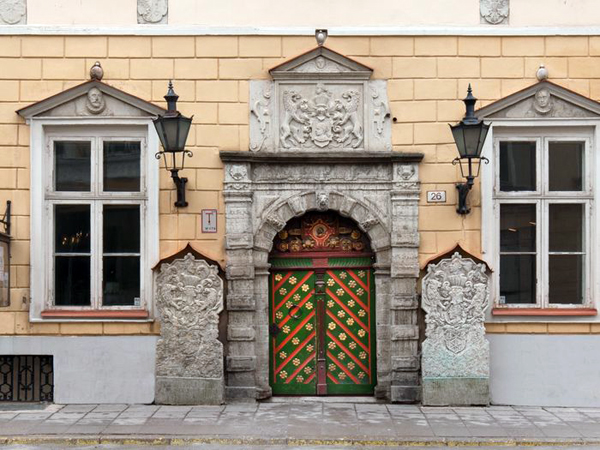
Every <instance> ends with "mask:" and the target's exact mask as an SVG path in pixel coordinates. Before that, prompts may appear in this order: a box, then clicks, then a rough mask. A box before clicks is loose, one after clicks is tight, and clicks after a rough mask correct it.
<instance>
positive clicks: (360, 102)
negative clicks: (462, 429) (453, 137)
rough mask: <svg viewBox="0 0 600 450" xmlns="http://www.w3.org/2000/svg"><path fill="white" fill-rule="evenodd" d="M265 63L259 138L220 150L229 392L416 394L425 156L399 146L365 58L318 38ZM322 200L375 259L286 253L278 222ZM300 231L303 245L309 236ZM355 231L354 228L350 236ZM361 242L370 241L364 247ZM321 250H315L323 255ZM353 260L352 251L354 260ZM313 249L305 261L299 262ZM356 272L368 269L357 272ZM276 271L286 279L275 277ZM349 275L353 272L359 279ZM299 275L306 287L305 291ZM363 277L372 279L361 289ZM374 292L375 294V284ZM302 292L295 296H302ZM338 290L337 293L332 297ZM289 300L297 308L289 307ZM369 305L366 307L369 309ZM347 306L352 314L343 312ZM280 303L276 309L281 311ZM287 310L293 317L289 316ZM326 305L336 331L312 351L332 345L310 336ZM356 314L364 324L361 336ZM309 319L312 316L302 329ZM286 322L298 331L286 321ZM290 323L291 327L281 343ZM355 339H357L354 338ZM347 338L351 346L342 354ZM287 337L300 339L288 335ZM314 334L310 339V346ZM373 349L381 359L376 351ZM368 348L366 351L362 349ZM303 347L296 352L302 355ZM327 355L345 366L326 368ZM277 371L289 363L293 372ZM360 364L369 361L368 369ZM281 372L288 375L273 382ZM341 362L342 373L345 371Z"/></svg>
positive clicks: (257, 102)
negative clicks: (292, 54)
mask: <svg viewBox="0 0 600 450" xmlns="http://www.w3.org/2000/svg"><path fill="white" fill-rule="evenodd" d="M270 74H271V76H272V78H273V80H272V81H263V80H256V81H252V82H251V83H250V111H249V115H250V151H239V152H229V151H227V152H226V151H222V152H221V159H222V161H223V163H224V166H225V183H224V199H225V218H226V254H227V270H226V274H227V282H228V285H227V301H226V308H227V315H228V328H227V340H228V342H227V346H226V347H227V350H226V352H227V353H226V373H227V376H226V378H227V387H226V395H227V397H228V398H230V399H232V398H243V399H260V398H267V397H269V396H271V395H273V393H278V392H279V393H284V392H286V390H287V389H291V387H290V386H294V389H297V390H298V392H300V391H302V392H304V391H303V389H305V387H302V386H307V385H306V384H302V383H307V380H310V381H308V385H310V384H311V383H315V384H314V386H313V385H310V386H311V387H310V388H306V389H307V391H310V392H311V393H316V392H317V390H318V392H319V393H321V394H324V393H325V389H326V392H327V393H328V394H331V393H336V392H337V393H357V392H360V391H361V390H363V391H362V392H364V393H370V392H373V391H374V394H375V395H376V396H377V397H379V398H385V399H388V400H390V401H394V402H414V401H417V400H418V399H419V397H420V388H419V354H418V337H419V333H418V326H417V307H418V302H417V297H416V281H417V278H418V275H419V264H418V245H419V238H418V231H417V226H418V202H419V181H418V163H419V161H420V160H421V159H422V157H423V155H421V154H416V153H410V154H408V153H400V152H394V151H393V149H392V145H391V120H390V117H389V109H388V104H387V92H386V82H385V81H384V80H371V79H370V77H371V74H372V70H371V69H370V68H368V67H366V66H364V65H362V64H360V63H358V62H356V61H353V60H351V59H349V58H346V57H345V56H342V55H340V54H338V53H336V52H333V51H331V50H329V49H327V48H325V47H317V48H315V49H314V50H311V51H309V52H307V53H305V54H303V55H301V56H299V57H297V58H294V59H292V60H290V61H288V62H286V63H284V64H282V65H280V66H278V67H276V68H274V69H272V70H271V71H270ZM314 211H316V212H318V213H319V214H323V213H325V212H326V211H332V212H335V213H336V214H330V215H328V216H327V217H339V216H341V217H342V218H348V219H351V220H350V223H352V224H354V225H353V227H354V228H353V229H354V230H356V232H358V233H360V234H361V239H362V238H364V239H365V241H364V242H365V243H368V244H370V250H371V253H370V254H368V255H363V257H366V258H367V259H366V260H362V261H360V258H359V257H356V258H355V257H352V258H349V257H348V255H347V254H344V255H343V257H344V258H346V259H343V260H335V255H334V256H331V255H330V256H329V257H327V258H324V257H321V258H319V257H311V258H298V257H297V256H296V255H295V256H293V257H287V258H286V257H283V256H282V254H281V253H286V252H287V253H292V252H290V251H289V250H290V249H291V248H292V246H297V245H298V242H297V241H296V240H294V239H293V237H292V239H291V240H290V236H287V237H282V236H285V233H283V234H279V233H280V232H282V231H287V232H288V234H289V233H290V232H291V230H288V229H286V228H285V227H286V224H288V223H290V221H294V220H296V221H297V220H300V219H297V218H300V217H303V216H304V215H305V214H306V213H308V212H314ZM306 217H311V216H306ZM323 217H325V216H323ZM340 220H346V219H341V218H340ZM340 223H341V222H340ZM339 238H340V242H339V243H338V244H339V245H346V246H347V243H345V244H344V239H345V238H343V236H339ZM286 239H287V241H286ZM313 240H314V239H313ZM304 241H305V239H303V240H302V242H301V245H305V244H307V245H311V244H310V243H306V242H304ZM354 242H355V241H353V240H352V239H350V245H351V247H352V248H354V247H353V246H354ZM360 242H362V241H356V244H357V245H358V244H359V243H360ZM283 244H286V245H287V246H288V250H286V251H285V252H283V251H282V248H283V247H280V246H281V245H283ZM330 244H331V243H330ZM316 245H317V244H316V240H315V246H316ZM284 247H285V245H284ZM363 248H364V249H365V252H367V250H366V248H367V247H363ZM340 250H341V251H343V248H341V247H340ZM351 251H354V250H351ZM315 253H316V252H315ZM367 253H368V252H367ZM305 256H306V255H305ZM338 257H339V255H338ZM319 259H320V260H321V261H320V263H319V261H316V260H319ZM351 259H354V263H353V264H351V265H350V266H349V265H348V263H349V261H350V260H351ZM306 260H310V265H305V266H302V264H306ZM284 261H285V263H284ZM292 262H293V264H292ZM282 264H283V265H282ZM285 264H291V266H289V265H288V266H286V265H285ZM361 271H364V272H365V277H364V278H363V277H360V275H359V272H361ZM278 275H280V276H281V280H277V279H276V278H278ZM344 276H345V277H346V278H344ZM354 276H356V278H354ZM286 277H287V278H286ZM292 278H294V279H295V281H296V284H291V280H292ZM284 279H285V282H284V283H283V284H281V282H282V281H284ZM300 281H302V283H301V284H299V283H300ZM350 281H354V282H355V283H356V285H354V286H350ZM359 282H362V283H364V284H365V286H366V287H367V289H365V288H364V287H363V286H362V285H361V284H360V283H359ZM329 283H333V284H332V285H331V286H329ZM352 284H354V283H352ZM298 285H300V287H299V288H298ZM304 285H306V286H307V288H305V289H307V290H306V291H301V292H300V291H298V289H300V290H302V286H304ZM276 286H277V288H276V289H275V287H276ZM295 288H297V289H296V290H295V291H294V294H292V296H291V297H289V293H290V291H291V290H294V289H295ZM359 288H360V289H362V291H364V292H363V293H362V294H360V295H359V294H358V292H359V291H358V289H359ZM282 289H283V290H285V291H286V292H285V293H284V294H281V292H283V291H282ZM340 289H341V290H342V291H343V295H342V297H343V298H344V299H345V298H346V297H345V296H348V298H349V297H351V293H352V294H353V295H354V296H355V297H356V298H353V299H352V300H353V301H354V306H350V303H343V302H341V304H340V303H337V302H336V301H335V299H334V298H333V296H337V292H338V290H340ZM328 290H329V293H328V292H327V291H328ZM309 292H314V294H313V296H314V298H312V297H311V298H309V299H306V297H307V295H308V293H309ZM373 292H375V293H376V295H377V301H376V302H375V301H374V299H373V298H372V297H369V295H372V294H373ZM305 293H306V295H303V294H305ZM367 293H368V295H367ZM296 294H299V295H300V299H299V300H297V299H294V296H295V295H296ZM319 296H322V297H323V302H321V304H322V305H324V311H323V314H321V315H317V314H316V312H315V313H314V315H312V316H311V314H312V313H313V311H315V308H316V307H317V305H318V301H317V298H318V297H319ZM337 298H338V299H340V298H339V297H337ZM330 300H332V301H333V302H334V303H333V305H332V306H331V307H330V308H327V304H328V303H329V301H330ZM290 301H291V302H292V304H291V307H290V306H286V305H287V304H288V302H290ZM347 301H348V302H349V301H350V300H347ZM369 301H371V304H370V307H369V308H370V310H369V311H368V312H367V309H365V308H362V305H364V306H369V305H368V302H369ZM273 302H275V304H273ZM302 302H304V303H302ZM359 302H360V303H362V305H360V303H359ZM365 302H367V303H365ZM300 303H302V306H300ZM309 303H310V304H311V306H312V307H313V309H312V310H311V309H309V308H308V304H309ZM294 305H296V306H294ZM359 306H360V308H359ZM361 309H362V310H364V311H365V316H364V317H361V316H360V314H362V313H360V312H359V311H360V310H361ZM340 311H343V313H344V314H343V317H340V316H339V315H338V314H339V313H340ZM278 312H281V313H282V317H281V318H277V313H278ZM350 312H351V313H352V315H354V316H355V317H352V316H351V315H350ZM340 315H341V314H340ZM285 317H289V318H288V319H287V321H286V323H282V322H283V320H284V318H285ZM308 317H310V319H307V318H308ZM317 317H322V318H323V320H324V323H323V326H324V327H326V330H327V331H330V333H329V334H325V335H324V338H323V339H324V341H325V343H326V351H325V352H324V354H323V353H322V354H321V355H317V354H316V353H315V354H314V357H313V356H312V353H314V352H315V351H316V350H317V349H318V348H320V349H322V350H325V347H324V346H323V345H322V346H321V347H318V346H317V345H315V344H311V343H310V342H309V341H311V340H314V339H317V336H318V333H317V330H318V327H317V325H318V324H317V323H316V318H317ZM374 317H377V320H376V321H374V319H373V318H374ZM349 318H352V319H353V321H354V322H353V323H352V325H348V319H349ZM342 319H343V320H342ZM362 319H364V320H362ZM305 320H306V323H303V324H302V322H303V321H305ZM359 320H360V322H361V323H362V325H364V326H363V327H362V329H363V330H364V332H365V335H364V336H359V335H358V332H359V331H360V330H359V328H357V325H358V321H359ZM309 323H310V324H311V325H312V327H313V329H307V328H306V326H307V325H309ZM300 324H302V326H303V327H304V328H302V332H301V333H300V330H298V333H297V334H298V335H297V337H298V340H299V342H298V346H301V347H302V349H303V350H301V351H298V353H297V354H295V355H294V356H293V357H292V358H291V359H290V355H291V354H292V353H293V352H294V351H295V350H294V348H295V347H294V343H293V342H292V340H293V339H294V337H295V336H292V331H291V330H292V329H296V328H298V327H299V326H300ZM272 325H277V326H278V327H280V329H281V330H282V331H280V333H279V334H278V336H279V337H276V338H275V339H274V340H273V338H272V335H271V334H270V333H269V332H270V331H271V332H274V331H275V332H276V330H274V327H273V326H272ZM286 325H287V326H289V327H290V333H289V334H288V333H284V332H283V327H285V326H286ZM333 325H335V328H334V327H333ZM342 325H343V327H342ZM330 326H331V328H332V329H330V328H329V327H330ZM349 326H350V327H352V328H348V327H349ZM344 327H345V328H346V329H347V330H348V331H349V332H351V333H352V334H353V335H354V337H356V339H354V338H352V339H350V337H349V336H350V334H349V333H348V332H347V331H342V330H344ZM369 327H370V328H369ZM309 328H310V327H309ZM313 332H314V336H313ZM342 333H345V336H346V340H343V339H342V337H343V336H342V337H341V334H342ZM354 333H356V334H354ZM286 334H287V336H288V337H289V336H291V337H289V341H288V342H286V343H285V344H283V341H284V340H285V339H287V338H284V337H283V335H286ZM361 334H362V333H361ZM367 335H368V336H369V338H367ZM334 338H335V339H334ZM363 338H364V339H363ZM336 340H337V341H338V342H336ZM305 341H307V342H305ZM351 342H353V343H355V344H356V348H350V343H351ZM346 343H347V344H348V346H347V347H346V346H345V344H346ZM334 344H335V348H334V349H333V348H332V349H330V348H329V345H331V346H332V347H333V345H334ZM339 344H343V345H344V347H345V350H343V352H344V355H345V356H344V357H343V358H345V359H344V360H343V361H341V360H340V358H339V356H340V355H339V354H340V351H341V350H340V348H341V347H340V345H339ZM273 345H274V346H275V349H276V350H278V353H280V352H282V351H283V352H284V353H285V354H286V356H285V357H284V358H283V359H281V356H280V355H279V356H278V358H279V360H280V361H281V363H283V362H285V364H284V365H283V367H281V363H279V364H275V365H274V363H275V361H277V359H276V358H274V357H273ZM282 345H283V347H282ZM289 345H291V346H292V347H286V346H289ZM309 345H313V348H312V349H311V350H309V349H310V347H308V346H309ZM363 345H364V346H365V347H366V349H367V350H369V345H371V347H370V352H371V353H370V354H369V352H368V351H367V350H365V349H364V348H363V347H362V346H363ZM280 347H281V348H280ZM284 347H286V348H284ZM374 349H376V354H377V358H376V359H374V358H372V357H371V355H373V354H374ZM346 350H347V351H346ZM361 351H365V353H367V356H369V357H368V358H365V359H361ZM311 352H312V353H311ZM328 352H329V353H328ZM352 357H355V358H356V360H354V359H353V358H352ZM295 358H298V360H299V361H298V365H297V366H296V365H295V362H294V359H295ZM310 358H313V359H310ZM334 358H335V359H334ZM308 359H310V361H308V362H307V360H308ZM336 360H337V362H338V363H340V364H337V363H336ZM363 361H365V362H363ZM350 362H352V365H350V364H349V363H350ZM359 362H360V363H361V364H363V365H364V366H365V367H364V368H367V369H369V370H368V371H365V370H364V368H363V367H361V366H360V364H358V363H359ZM366 362H370V364H371V365H370V366H368V365H367V364H366ZM304 363H306V364H305V365H304V366H303V367H302V368H301V370H298V368H299V367H301V365H302V364H304ZM319 364H321V370H320V372H319V367H318V366H319ZM331 364H333V365H335V366H336V367H335V368H333V366H331V368H332V369H330V365H331ZM344 364H345V365H344ZM341 366H344V367H345V368H346V369H347V370H348V372H346V371H344V370H342V368H341ZM307 367H310V373H307ZM282 371H285V372H286V375H287V376H286V377H284V378H281V373H282ZM361 372H362V373H364V374H365V375H363V376H362V378H361V375H360V373H361ZM274 373H276V374H277V375H278V376H279V378H277V381H276V382H275V381H274V377H273V375H274ZM340 373H344V374H345V377H344V375H342V376H341V378H342V380H340ZM292 374H293V375H294V376H293V377H292ZM319 374H321V379H319ZM313 375H314V376H313ZM350 375H352V376H350ZM299 376H300V377H302V378H301V380H302V381H300V380H299V379H298V377H299ZM311 376H313V378H311ZM323 377H324V378H323ZM353 378H354V379H353ZM290 379H291V381H289V383H287V385H286V381H288V380H290ZM334 379H335V381H338V383H335V381H334ZM357 381H358V382H357ZM307 393H308V392H307Z"/></svg>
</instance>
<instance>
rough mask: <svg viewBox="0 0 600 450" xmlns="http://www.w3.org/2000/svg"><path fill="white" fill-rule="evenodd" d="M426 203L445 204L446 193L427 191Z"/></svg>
mask: <svg viewBox="0 0 600 450" xmlns="http://www.w3.org/2000/svg"><path fill="white" fill-rule="evenodd" d="M427 203H446V191H427Z"/></svg>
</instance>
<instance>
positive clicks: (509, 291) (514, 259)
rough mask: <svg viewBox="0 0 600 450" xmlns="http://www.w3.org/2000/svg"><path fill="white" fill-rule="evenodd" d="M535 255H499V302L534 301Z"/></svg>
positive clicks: (520, 302)
mask: <svg viewBox="0 0 600 450" xmlns="http://www.w3.org/2000/svg"><path fill="white" fill-rule="evenodd" d="M535 257H536V255H501V256H500V303H519V304H523V303H535V295H536V294H535V284H536V275H535Z"/></svg>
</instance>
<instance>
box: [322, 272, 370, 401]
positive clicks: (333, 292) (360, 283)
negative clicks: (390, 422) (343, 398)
mask: <svg viewBox="0 0 600 450" xmlns="http://www.w3.org/2000/svg"><path fill="white" fill-rule="evenodd" d="M324 280H325V287H326V291H325V292H326V294H327V296H326V298H327V304H326V308H325V310H326V317H325V321H324V323H325V333H326V334H325V345H326V355H327V393H328V394H330V395H331V394H334V395H335V394H370V393H372V392H373V388H374V386H375V384H376V381H377V380H376V373H377V370H376V367H375V365H374V356H375V342H376V341H375V321H374V314H373V306H374V305H373V304H372V303H373V302H372V297H373V296H372V294H373V282H372V273H371V270H370V269H351V268H348V269H345V270H344V269H333V270H328V271H327V272H326V273H325V278H324Z"/></svg>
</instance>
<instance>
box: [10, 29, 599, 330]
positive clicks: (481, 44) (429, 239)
mask: <svg viewBox="0 0 600 450" xmlns="http://www.w3.org/2000/svg"><path fill="white" fill-rule="evenodd" d="M326 45H327V46H328V47H330V48H331V49H333V50H336V51H338V52H340V53H342V54H345V55H347V56H349V57H351V58H354V59H356V60H358V61H359V62H361V63H364V64H366V65H369V66H371V67H373V68H374V76H373V78H385V79H388V80H389V83H388V95H389V99H390V107H391V115H392V117H395V118H396V119H397V120H396V122H395V123H394V124H393V125H392V135H393V136H392V141H393V146H394V150H395V151H401V152H421V153H424V155H425V158H424V160H423V162H422V163H421V164H420V180H421V182H422V186H421V192H422V194H421V200H420V211H419V232H420V248H419V255H420V261H421V262H424V261H425V260H426V259H428V258H429V257H430V256H432V255H435V254H438V253H440V252H442V251H444V250H447V249H448V248H450V247H452V246H454V245H455V244H456V243H457V242H459V243H461V245H463V246H464V247H465V248H467V249H469V251H471V252H473V253H475V254H477V253H479V252H480V240H481V233H480V228H481V210H480V207H479V198H480V191H479V185H478V184H477V183H476V185H475V187H474V190H473V192H472V193H471V194H470V196H469V201H470V202H471V206H472V212H471V214H469V215H467V216H465V217H462V216H459V215H458V214H456V212H455V208H456V194H455V188H454V183H455V182H457V181H459V180H460V174H459V172H458V168H457V167H454V166H452V165H451V161H452V159H453V158H454V157H455V155H456V150H455V146H454V143H453V140H452V136H451V134H450V130H449V128H448V125H447V124H448V123H454V122H457V121H459V120H460V119H461V118H462V115H463V113H464V106H463V104H462V102H461V101H460V100H461V99H462V98H463V97H464V96H465V94H466V89H467V85H468V84H469V83H471V84H472V86H473V90H474V94H475V95H476V96H477V97H478V98H479V99H480V101H481V102H480V104H478V106H484V105H486V104H489V103H491V102H492V101H495V100H498V99H499V98H502V97H504V96H507V95H509V94H511V93H514V92H516V91H518V90H520V89H522V88H524V87H527V86H529V85H531V84H534V83H535V82H536V79H535V72H536V70H537V68H538V66H539V65H540V64H542V63H543V64H545V65H546V67H547V68H548V70H549V73H550V80H551V81H553V82H555V83H558V84H560V85H562V86H564V87H567V88H569V89H572V90H574V91H575V92H578V93H580V94H582V95H584V96H588V97H590V98H592V99H595V100H600V69H599V67H600V64H599V63H600V37H599V36H591V37H588V36H552V37H540V36H531V37H500V36H490V37H481V36H473V37H463V36H438V37H436V36H433V37H420V36H416V37H411V36H402V37H368V36H355V37H336V36H332V37H330V38H329V39H328V40H327V43H326ZM314 46H315V41H314V38H313V37H309V36H306V37H297V36H7V35H5V36H0V67H1V68H2V70H0V213H2V212H3V206H4V204H5V202H6V200H12V206H13V214H14V218H13V219H14V220H13V237H14V240H13V242H12V261H11V288H12V289H11V306H10V307H8V308H0V334H4V335H14V334H23V335H28V334H65V335H77V334H89V335H101V334H152V333H156V332H157V329H156V325H151V324H134V323H130V324H125V323H123V324H111V323H106V324H102V323H90V324H75V323H70V324H56V323H47V324H30V323H29V321H28V307H29V291H28V288H29V276H30V274H29V252H30V248H29V127H28V126H27V125H26V124H25V123H24V121H23V120H22V119H21V118H20V117H19V116H18V115H17V114H16V113H15V111H16V110H17V109H19V108H22V107H24V106H27V105H29V104H31V103H34V102H36V101H39V100H42V99H44V98H46V97H48V96H50V95H53V94H56V93H59V92H61V91H63V90H64V89H67V88H69V87H72V86H75V85H77V84H79V83H82V82H84V81H86V80H87V79H88V72H89V68H90V67H91V66H92V65H93V63H94V62H95V61H97V60H98V61H100V62H101V64H102V66H103V68H104V70H105V77H104V80H103V81H105V82H106V83H108V84H110V85H113V86H115V87H116V88H119V89H123V90H125V91H126V92H128V93H131V94H133V95H136V96H138V97H141V98H143V99H146V100H150V101H152V102H155V103H156V104H158V105H161V106H165V104H164V101H163V98H162V96H163V95H164V94H165V93H166V87H167V82H168V80H169V79H173V80H174V83H175V88H176V91H177V93H178V94H179V96H180V101H179V103H178V105H179V108H180V110H181V112H182V113H184V114H186V115H192V114H193V115H194V116H195V117H194V125H193V127H192V131H191V133H190V137H189V140H188V145H189V148H190V150H192V151H193V152H194V157H193V158H190V159H188V160H187V161H186V169H185V170H184V171H183V173H182V175H183V176H186V177H188V179H189V182H188V201H189V203H190V205H189V207H188V208H182V209H177V208H175V207H174V206H173V203H174V201H175V192H174V189H173V183H172V181H171V180H170V178H169V176H168V173H167V172H166V171H164V170H163V171H161V183H160V230H161V256H167V255H170V254H173V253H175V251H177V250H179V249H181V248H183V247H184V246H185V244H187V242H188V241H189V242H192V243H193V244H194V245H195V246H196V248H198V249H201V250H202V251H203V252H204V253H206V254H207V255H209V256H210V257H212V258H213V259H215V260H218V261H223V258H224V216H223V211H224V209H225V208H224V202H223V195H222V185H223V168H222V163H221V161H220V159H219V153H218V152H219V150H246V149H248V145H249V136H248V135H249V131H248V117H249V106H248V94H249V83H248V82H249V80H251V79H267V78H268V72H267V71H268V69H269V68H270V67H273V66H275V65H276V64H278V63H280V62H282V61H284V60H286V59H287V58H291V57H293V56H296V55H298V54H299V53H302V52H304V51H307V50H309V49H312V48H313V47H314ZM432 189H442V190H446V192H447V195H448V202H447V203H446V204H437V205H432V204H427V203H426V201H425V195H426V192H427V191H428V190H432ZM205 208H217V209H218V210H219V213H220V214H219V225H218V233H216V234H202V233H201V232H200V215H199V213H200V211H201V210H202V209H205ZM581 325H584V326H587V328H586V330H585V332H588V333H589V332H598V330H597V329H596V328H593V329H592V328H590V327H595V325H589V324H581ZM509 326H512V325H510V324H506V325H504V324H500V325H492V326H489V327H488V330H500V328H502V327H504V328H502V330H503V331H506V332H511V331H510V330H508V329H506V327H509ZM544 326H546V325H544ZM551 326H552V327H554V325H547V326H546V328H545V330H546V332H549V333H550V332H553V331H552V330H550V329H549V328H548V327H551ZM561 326H562V325H561ZM564 326H567V325H564ZM565 330H566V329H565ZM578 330H579V331H581V332H583V330H580V329H579V328H578ZM559 331H560V330H559ZM579 331H578V332H579ZM563 332H566V331H564V330H563ZM569 332H570V331H569Z"/></svg>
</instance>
